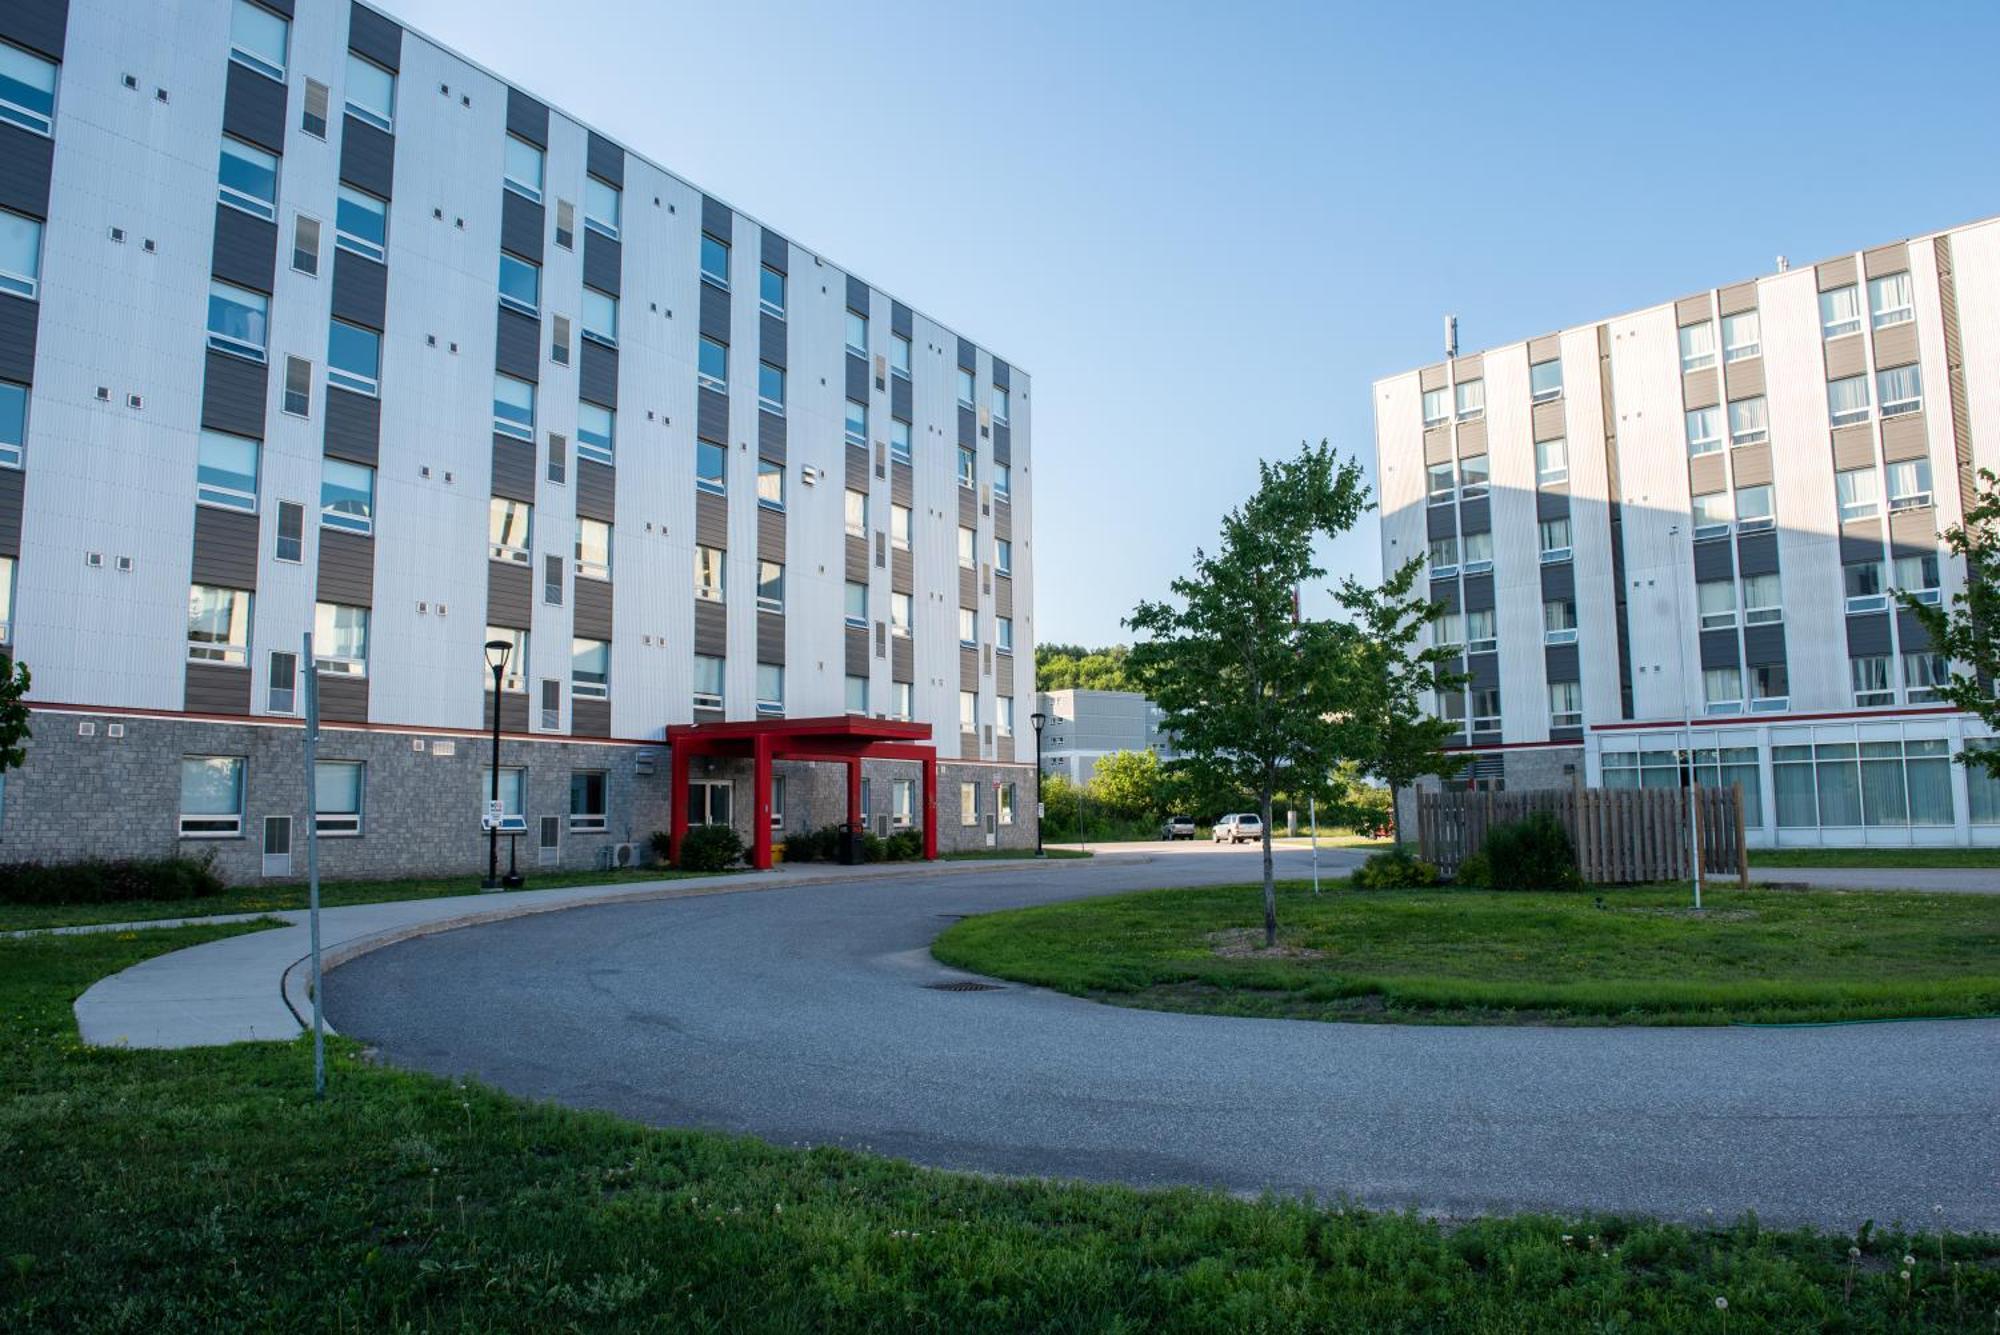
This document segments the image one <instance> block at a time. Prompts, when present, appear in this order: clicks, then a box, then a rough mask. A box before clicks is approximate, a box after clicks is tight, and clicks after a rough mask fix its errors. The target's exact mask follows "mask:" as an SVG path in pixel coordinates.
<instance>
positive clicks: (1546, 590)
mask: <svg viewBox="0 0 2000 1335" xmlns="http://www.w3.org/2000/svg"><path fill="white" fill-rule="evenodd" d="M1574 597H1576V565H1575V563H1574V562H1571V561H1557V562H1555V563H1554V564H1552V565H1545V566H1543V567H1542V601H1543V602H1548V601H1550V600H1551V599H1555V598H1574Z"/></svg>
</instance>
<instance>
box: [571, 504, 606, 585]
mask: <svg viewBox="0 0 2000 1335" xmlns="http://www.w3.org/2000/svg"><path fill="white" fill-rule="evenodd" d="M576 573H577V574H578V575H579V576H581V577H583V578H584V579H610V578H611V525H609V524H607V523H605V522H604V521H603V520H601V519H583V518H580V517H579V518H578V519H577V521H576Z"/></svg>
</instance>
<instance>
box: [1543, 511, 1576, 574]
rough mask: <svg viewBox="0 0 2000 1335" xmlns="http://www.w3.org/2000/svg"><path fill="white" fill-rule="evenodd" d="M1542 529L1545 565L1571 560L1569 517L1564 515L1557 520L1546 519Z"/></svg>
mask: <svg viewBox="0 0 2000 1335" xmlns="http://www.w3.org/2000/svg"><path fill="white" fill-rule="evenodd" d="M1541 527H1542V562H1543V564H1545V565H1546V564H1549V563H1551V562H1556V561H1567V560H1569V559H1570V553H1571V551H1572V548H1571V546H1570V526H1569V516H1568V515H1563V516H1561V517H1560V518H1557V519H1544V520H1543V521H1542V526H1541Z"/></svg>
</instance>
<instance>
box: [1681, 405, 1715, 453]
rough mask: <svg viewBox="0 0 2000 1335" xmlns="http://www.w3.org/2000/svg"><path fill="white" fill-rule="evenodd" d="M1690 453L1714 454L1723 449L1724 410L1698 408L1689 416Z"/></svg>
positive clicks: (1688, 436)
mask: <svg viewBox="0 0 2000 1335" xmlns="http://www.w3.org/2000/svg"><path fill="white" fill-rule="evenodd" d="M1687 438H1688V453H1689V454H1693V455H1702V454H1713V453H1715V452H1716V451H1717V450H1719V449H1721V448H1722V409H1720V408H1696V409H1694V410H1693V411H1691V412H1690V413H1688V415H1687Z"/></svg>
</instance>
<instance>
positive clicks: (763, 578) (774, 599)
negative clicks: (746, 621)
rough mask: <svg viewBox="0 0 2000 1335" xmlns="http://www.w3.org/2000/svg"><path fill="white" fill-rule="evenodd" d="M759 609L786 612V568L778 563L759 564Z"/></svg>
mask: <svg viewBox="0 0 2000 1335" xmlns="http://www.w3.org/2000/svg"><path fill="white" fill-rule="evenodd" d="M757 609H758V610H759V611H761V612H779V613H782V612H783V611H784V610H785V567H784V566H783V565H782V564H780V563H779V562H777V561H759V562H758V563H757Z"/></svg>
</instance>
